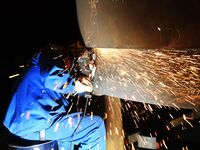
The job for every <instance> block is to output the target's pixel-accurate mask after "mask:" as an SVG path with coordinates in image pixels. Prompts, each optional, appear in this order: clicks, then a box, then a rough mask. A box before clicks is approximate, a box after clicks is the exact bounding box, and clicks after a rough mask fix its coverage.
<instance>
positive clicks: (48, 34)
mask: <svg viewBox="0 0 200 150" xmlns="http://www.w3.org/2000/svg"><path fill="white" fill-rule="evenodd" d="M165 2H168V3H170V1H167V0H166V1H165ZM196 2H197V1H196ZM176 4H177V6H178V5H182V7H181V8H182V9H181V10H180V9H178V10H177V13H176V7H175V6H174V9H173V11H172V12H168V13H170V15H171V16H172V13H174V14H175V16H176V15H178V16H182V17H181V20H179V21H178V20H176V21H177V22H180V23H183V22H184V18H186V22H187V24H189V21H191V22H196V21H192V20H193V19H194V20H196V19H199V16H200V15H199V14H200V13H199V14H198V12H195V14H196V15H191V14H193V13H192V8H191V9H189V12H188V11H187V9H184V7H186V6H187V3H186V1H177V3H176ZM192 6H193V5H192ZM199 6H200V5H199ZM196 7H198V6H196ZM157 8H159V6H157ZM186 8H187V7H186ZM195 10H197V9H195ZM187 12H188V13H187ZM180 14H181V15H180ZM190 16H193V17H194V18H191V17H190ZM195 17H196V18H195ZM175 18H176V17H175ZM193 32H195V31H193ZM0 39H1V40H0V41H1V45H0V50H1V51H0V52H1V55H0V69H1V72H0V121H1V122H2V120H3V117H4V115H5V112H6V108H7V105H8V103H9V99H8V98H9V94H10V92H11V89H12V86H13V84H14V81H15V80H16V78H12V79H9V78H8V77H9V76H10V75H13V74H16V73H20V70H21V68H19V66H20V65H24V64H25V63H26V62H27V61H28V59H30V57H31V56H32V55H33V54H34V53H35V52H36V51H37V50H38V49H39V48H41V47H43V46H45V45H46V44H48V43H52V42H53V43H66V44H73V43H74V42H76V41H81V40H82V37H81V34H80V31H79V26H78V22H77V16H76V5H75V0H59V1H48V0H29V1H27V0H26V1H25V0H18V1H16V0H7V1H4V2H1V4H0ZM134 105H137V106H140V105H141V104H138V103H135V104H134ZM139 108H140V107H139ZM143 109H144V108H142V107H141V109H140V110H141V111H142V110H143ZM138 111H139V110H138ZM169 113H175V114H176V112H174V110H173V111H171V110H169V109H158V110H156V111H155V112H154V114H149V115H150V116H151V117H150V118H151V119H148V120H147V121H145V122H142V123H143V124H142V125H141V129H142V130H143V131H144V133H146V134H148V133H149V132H152V131H154V130H158V129H161V128H163V125H165V123H166V120H167V119H168V118H167V117H169V115H168V114H169ZM182 113H184V111H183V112H181V113H179V114H176V115H177V116H181V114H182ZM157 114H160V115H161V114H162V115H163V119H162V120H160V119H157V118H156V116H157ZM144 115H147V113H144ZM130 116H131V114H128V113H124V114H123V117H124V120H125V121H124V122H126V124H124V128H125V132H127V133H130V134H131V133H133V132H136V131H137V130H135V126H134V125H133V124H134V122H133V118H131V117H130ZM166 116H167V117H166ZM195 122H196V123H195V125H194V128H190V127H188V128H189V130H187V132H186V131H183V132H181V131H179V130H181V128H178V129H177V130H173V131H172V132H171V133H168V134H170V136H171V137H175V135H177V133H179V134H181V136H182V137H183V138H182V139H181V141H177V140H175V144H177V145H180V147H179V149H180V148H181V145H187V144H189V145H194V144H196V145H198V142H199V139H200V137H199V136H198V133H199V131H200V130H199V122H198V120H197V121H196V120H195ZM196 129H197V130H196ZM1 132H2V131H1ZM161 133H162V134H165V133H164V132H162V131H161ZM0 135H2V134H0ZM164 136H165V137H166V134H165V135H164ZM0 138H1V139H3V138H4V137H0ZM161 139H162V136H161ZM0 142H2V140H0ZM0 144H2V143H0ZM173 144H174V143H173ZM173 144H172V145H173ZM0 149H1V146H0Z"/></svg>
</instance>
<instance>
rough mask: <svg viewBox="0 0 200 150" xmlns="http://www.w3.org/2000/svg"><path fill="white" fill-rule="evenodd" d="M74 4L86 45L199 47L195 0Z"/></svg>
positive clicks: (199, 5) (107, 0)
mask: <svg viewBox="0 0 200 150" xmlns="http://www.w3.org/2000/svg"><path fill="white" fill-rule="evenodd" d="M76 6H77V14H78V23H79V27H80V31H81V34H82V37H83V39H84V41H85V44H86V46H88V47H98V48H138V47H139V48H141V47H142V48H152V47H154V48H155V47H168V48H174V47H177V48H186V47H187V48H188V47H199V46H200V28H199V25H200V12H199V9H200V2H199V1H197V0H190V1H187V0H182V1H174V0H162V1H160V0H154V1H149V0H76Z"/></svg>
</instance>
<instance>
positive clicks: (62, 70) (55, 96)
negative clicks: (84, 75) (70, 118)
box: [3, 50, 74, 137]
mask: <svg viewBox="0 0 200 150" xmlns="http://www.w3.org/2000/svg"><path fill="white" fill-rule="evenodd" d="M66 82H67V86H66V85H65V84H66ZM64 85H65V86H64ZM73 90H74V78H72V76H70V73H69V69H67V68H66V64H65V63H64V61H63V56H62V55H61V54H60V53H59V52H57V51H53V50H50V51H44V52H43V51H40V52H38V53H36V54H35V55H34V56H33V57H32V59H31V61H30V62H29V63H28V65H27V67H26V69H25V71H24V72H23V73H22V74H21V75H20V77H19V78H18V81H17V84H16V86H15V87H14V89H13V92H12V95H11V99H10V100H11V101H10V105H9V107H8V110H7V113H6V115H5V119H4V122H3V123H4V125H5V126H6V127H7V128H8V129H9V130H10V132H11V133H13V134H15V135H18V136H22V137H23V136H24V135H26V134H30V133H33V132H37V131H41V130H43V129H46V128H48V127H50V126H51V125H52V123H53V122H54V120H57V119H59V117H61V116H62V115H63V114H64V113H66V111H67V110H66V108H67V106H68V105H69V101H68V100H67V99H66V98H65V97H64V94H67V93H72V92H73Z"/></svg>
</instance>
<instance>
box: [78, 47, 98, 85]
mask: <svg viewBox="0 0 200 150" xmlns="http://www.w3.org/2000/svg"><path fill="white" fill-rule="evenodd" d="M95 62H96V54H95V53H94V51H93V49H86V50H85V51H84V52H83V53H82V54H81V55H80V56H79V57H78V58H77V62H76V63H77V64H76V65H77V67H76V69H77V72H78V74H80V75H81V76H84V77H87V78H89V79H90V80H91V81H92V79H93V77H94V75H95V71H96V64H95Z"/></svg>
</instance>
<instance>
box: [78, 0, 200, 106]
mask: <svg viewBox="0 0 200 150" xmlns="http://www.w3.org/2000/svg"><path fill="white" fill-rule="evenodd" d="M76 5H77V15H78V23H79V27H80V31H81V34H82V37H83V40H84V42H85V44H86V46H87V47H94V48H96V50H95V51H96V53H97V56H98V61H97V63H98V64H97V65H98V67H97V71H96V77H95V89H94V91H95V92H96V93H99V94H101V95H108V96H114V97H118V98H122V99H127V100H133V101H138V102H143V103H149V104H155V105H159V106H172V107H176V108H177V109H179V108H191V109H195V108H198V107H199V106H200V103H199V100H200V96H199V93H200V90H199V87H200V85H199V84H200V77H199V74H200V64H199V61H200V50H199V49H194V48H193V49H192V47H198V46H199V43H200V29H199V28H198V25H200V21H198V20H200V15H198V14H197V12H198V11H197V10H198V6H199V5H198V6H196V5H197V1H194V0H192V1H190V2H189V4H188V3H187V2H183V4H182V5H179V3H177V2H175V1H168V0H166V1H165V0H164V1H159V0H155V1H148V0H140V1H137V0H76ZM174 5H175V6H176V7H174ZM185 8H187V9H188V10H190V13H189V14H188V15H186V14H185V12H184V11H183V10H184V9H185ZM176 9H177V10H179V11H176ZM182 16H185V17H186V18H183V17H182ZM190 17H194V18H195V20H191V19H190ZM191 23H192V25H191ZM193 31H195V32H193ZM188 48H189V49H188Z"/></svg>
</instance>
